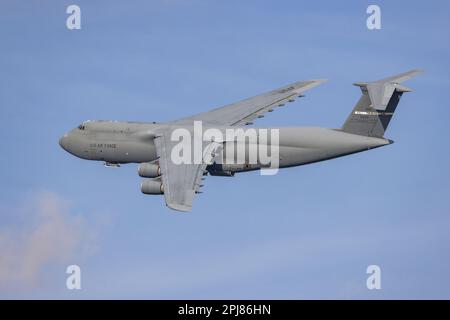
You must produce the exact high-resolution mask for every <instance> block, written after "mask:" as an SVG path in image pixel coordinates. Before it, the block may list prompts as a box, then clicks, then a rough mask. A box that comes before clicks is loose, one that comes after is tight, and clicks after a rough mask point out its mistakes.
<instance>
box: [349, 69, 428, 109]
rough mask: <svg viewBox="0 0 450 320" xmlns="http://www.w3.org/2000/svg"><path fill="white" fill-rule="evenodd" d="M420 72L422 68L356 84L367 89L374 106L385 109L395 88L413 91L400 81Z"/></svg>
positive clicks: (399, 90)
mask: <svg viewBox="0 0 450 320" xmlns="http://www.w3.org/2000/svg"><path fill="white" fill-rule="evenodd" d="M420 73H422V71H421V70H411V71H409V72H405V73H401V74H398V75H396V76H392V77H389V78H385V79H381V80H378V81H374V82H356V83H354V85H356V86H359V87H361V90H367V93H368V95H369V98H370V102H371V107H372V108H374V109H376V110H381V111H384V110H386V108H387V105H388V103H389V101H390V100H391V97H392V95H393V93H394V91H395V90H397V91H398V92H410V91H411V89H410V88H408V87H405V86H402V85H400V83H401V82H403V81H406V80H408V79H410V78H412V77H414V76H416V75H418V74H420Z"/></svg>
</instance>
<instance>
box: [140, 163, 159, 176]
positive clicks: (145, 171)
mask: <svg viewBox="0 0 450 320" xmlns="http://www.w3.org/2000/svg"><path fill="white" fill-rule="evenodd" d="M138 174H139V176H141V177H143V178H156V177H159V176H160V175H161V168H160V167H159V165H157V164H154V163H141V164H140V165H139V168H138Z"/></svg>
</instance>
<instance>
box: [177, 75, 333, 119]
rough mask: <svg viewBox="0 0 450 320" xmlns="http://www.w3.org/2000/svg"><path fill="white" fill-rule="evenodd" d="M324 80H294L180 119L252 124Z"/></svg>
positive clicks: (324, 80)
mask: <svg viewBox="0 0 450 320" xmlns="http://www.w3.org/2000/svg"><path fill="white" fill-rule="evenodd" d="M326 81H327V80H326V79H318V80H307V81H299V82H295V83H292V84H289V85H287V86H284V87H281V88H278V89H275V90H272V91H269V92H266V93H263V94H260V95H257V96H254V97H252V98H248V99H245V100H242V101H239V102H236V103H233V104H229V105H226V106H223V107H220V108H216V109H213V110H210V111H207V112H203V113H199V114H197V115H194V116H191V117H189V118H184V119H182V120H181V121H186V120H192V121H193V120H201V121H206V122H208V123H211V124H217V125H223V126H244V125H247V124H252V120H254V119H256V118H262V117H263V116H264V113H266V112H272V111H273V110H274V109H275V108H278V107H281V106H283V105H284V104H285V103H287V102H293V101H294V100H295V98H297V97H301V96H302V94H303V92H305V91H307V90H309V89H311V88H314V87H315V86H318V85H319V84H322V83H324V82H326Z"/></svg>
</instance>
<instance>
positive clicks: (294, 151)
mask: <svg viewBox="0 0 450 320" xmlns="http://www.w3.org/2000/svg"><path fill="white" fill-rule="evenodd" d="M419 73H421V71H420V70H412V71H409V72H406V73H402V74H399V75H396V76H393V77H389V78H385V79H382V80H378V81H374V82H357V83H355V85H356V86H359V87H360V89H361V92H362V95H361V98H360V99H359V101H358V102H357V104H356V106H355V107H354V109H353V110H352V112H351V113H350V115H349V116H348V118H347V120H346V121H345V123H344V124H343V126H342V127H341V128H339V129H327V128H319V127H283V128H277V130H278V132H279V141H278V152H279V158H278V159H277V160H278V166H279V167H280V168H286V167H293V166H300V165H304V164H308V163H313V162H318V161H323V160H328V159H333V158H337V157H342V156H345V155H349V154H353V153H357V152H361V151H366V150H370V149H373V148H378V147H381V146H385V145H389V144H391V143H392V142H393V141H392V140H389V139H386V138H384V133H385V131H386V129H387V127H388V124H389V122H390V120H391V118H392V116H393V114H394V111H395V109H396V107H397V105H398V103H399V100H400V97H401V96H402V94H403V93H404V92H410V91H411V90H410V89H409V88H407V87H405V86H403V85H401V83H402V82H403V81H405V80H408V79H410V78H412V77H413V76H415V75H417V74H419ZM324 81H325V80H308V81H300V82H296V83H292V84H289V85H287V86H284V87H282V88H279V89H276V90H273V91H270V92H267V93H264V94H261V95H258V96H255V97H252V98H249V99H245V100H242V101H240V102H237V103H234V104H230V105H226V106H224V107H220V108H217V109H213V110H211V111H208V112H204V113H200V114H197V115H194V116H191V117H189V118H184V119H180V120H176V121H171V122H167V123H154V122H153V123H143V122H119V121H86V122H83V123H82V124H80V125H79V126H78V127H77V128H75V129H73V130H71V131H70V132H68V133H66V134H65V135H64V136H63V137H61V139H60V141H59V144H60V145H61V147H62V148H63V149H64V150H66V151H67V152H69V153H71V154H73V155H75V156H77V157H79V158H82V159H87V160H97V161H104V162H105V166H120V164H125V163H138V164H139V167H138V173H139V175H140V176H141V177H142V178H144V179H143V181H142V183H141V191H142V192H143V193H144V194H164V197H165V201H166V205H167V206H168V207H169V208H171V209H175V210H178V211H190V210H191V209H192V201H193V198H194V195H195V194H196V193H200V188H201V187H202V186H203V180H204V179H205V176H206V175H208V174H209V175H211V176H233V175H234V174H235V173H236V172H245V171H250V170H258V169H262V168H265V167H267V165H266V163H262V162H261V161H260V159H259V158H258V159H257V160H256V162H254V163H250V162H249V161H248V156H247V154H245V155H243V156H242V157H241V158H240V159H243V160H241V161H228V160H224V161H216V160H215V159H223V153H224V150H225V149H227V147H229V146H230V144H233V146H235V144H237V141H235V140H232V141H230V140H227V139H224V140H217V141H214V139H212V140H211V141H203V142H201V145H202V147H203V148H205V149H203V150H204V153H203V154H207V155H209V154H210V155H211V156H210V158H209V159H206V158H205V159H203V161H200V162H199V163H176V162H174V161H173V158H172V157H171V156H173V154H172V151H173V150H174V148H175V147H176V146H177V144H179V141H173V136H172V133H173V132H174V130H175V129H177V128H184V129H186V130H187V131H188V132H193V130H194V122H195V121H201V123H202V125H203V128H216V129H218V130H220V131H221V132H224V131H225V130H226V129H229V128H236V127H245V126H246V125H250V124H253V122H252V121H253V120H254V119H257V118H261V117H263V116H264V114H265V113H266V112H272V111H273V110H274V109H275V108H277V107H281V106H283V105H284V104H285V103H286V102H293V101H294V99H295V98H297V97H303V92H305V91H306V90H309V89H311V88H313V87H315V86H317V85H319V84H321V83H322V82H324ZM241 142H242V141H241ZM250 143H251V142H249V141H247V140H244V144H245V148H243V149H242V148H241V149H239V148H237V149H238V150H237V152H242V150H243V152H248V150H249V144H250ZM256 143H257V144H258V147H261V144H262V143H266V144H267V143H268V142H267V141H266V142H262V141H260V140H259V139H258V140H257V142H256ZM239 150H240V151H239ZM237 157H238V158H239V156H237ZM225 158H226V157H225ZM235 159H236V158H233V160H235ZM227 161H228V162H227Z"/></svg>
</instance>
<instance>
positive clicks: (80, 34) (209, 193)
mask: <svg viewBox="0 0 450 320" xmlns="http://www.w3.org/2000/svg"><path fill="white" fill-rule="evenodd" d="M72 3H76V4H78V5H79V6H80V7H81V12H82V29H81V30H76V31H69V30H67V29H66V27H65V20H66V17H67V14H66V13H65V11H66V8H67V6H68V5H70V4H72ZM375 3H376V4H378V5H379V6H380V7H381V19H382V29H381V30H375V31H369V30H368V29H367V28H366V18H367V16H368V15H367V14H366V8H367V6H368V5H369V4H372V2H367V1H346V2H345V3H344V2H331V1H329V2H326V1H308V2H306V1H302V2H301V1H200V0H198V1H197V0H193V1H190V0H185V1H181V0H180V1H177V0H165V1H162V0H161V1H133V2H132V4H130V3H129V2H126V1H76V2H71V1H23V2H18V1H9V0H8V1H2V3H1V4H0V7H1V10H0V39H1V45H0V48H1V50H0V70H1V75H2V76H1V77H0V116H1V119H2V120H3V121H2V125H1V126H0V135H1V137H2V139H1V141H2V142H1V143H2V150H3V154H2V157H0V173H1V177H2V183H1V185H0V298H64V299H78V298H138V299H144V298H151V299H163V298H177V299H183V298H189V299H195V298H255V299H258V298H265V299H271V298H273V299H308V298H326V299H329V298H337V299H347V298H356V299H366V298H367V299H380V298H388V299H391V298H447V299H448V298H450V274H449V273H448V270H449V268H450V197H449V195H450V169H449V160H450V150H449V143H448V137H449V134H450V128H449V126H448V118H449V117H450V109H449V107H448V101H449V100H450V90H449V86H450V80H449V76H448V75H449V71H450V70H449V69H450V68H449V66H450V65H449V64H450V62H449V59H448V57H449V55H450V44H449V42H448V41H447V40H446V39H447V38H448V32H449V31H450V20H449V19H448V15H449V13H450V12H449V9H450V4H449V3H448V1H435V2H433V5H430V4H429V3H424V2H422V1H395V2H394V1H376V2H375ZM413 68H421V69H424V70H426V73H425V74H424V75H422V76H420V77H417V78H414V79H412V80H411V81H409V82H408V84H407V85H408V86H410V87H412V88H413V89H414V92H413V93H410V94H407V95H405V97H404V98H403V99H402V101H401V103H400V105H399V108H398V109H397V110H398V111H397V112H396V115H395V117H394V119H393V121H392V122H391V125H390V127H389V130H388V131H387V134H386V136H387V137H388V138H390V139H393V140H395V143H394V144H393V145H390V146H387V147H384V148H379V149H376V150H372V151H370V152H365V153H362V154H357V155H353V156H349V157H344V158H340V159H336V160H333V161H328V162H323V163H318V164H313V165H309V166H303V167H297V168H291V169H287V170H281V171H280V172H279V174H277V175H275V176H264V177H263V176H260V175H259V173H257V172H255V173H247V174H238V175H237V176H236V177H234V178H220V177H209V178H208V179H207V180H206V188H205V192H204V193H203V194H201V195H198V196H197V198H196V199H195V203H194V210H193V211H192V212H191V213H189V214H177V213H174V212H172V211H170V210H168V209H167V208H166V207H165V206H164V205H163V199H162V198H161V197H151V196H144V195H143V194H141V193H140V190H139V184H140V179H139V177H138V175H137V172H136V171H137V165H126V166H123V167H121V168H120V169H108V168H104V167H103V166H102V164H101V163H99V162H89V161H83V160H80V159H77V158H74V157H72V156H70V155H69V154H67V153H66V152H64V151H63V150H62V149H61V148H60V147H59V145H58V139H59V137H60V136H61V135H62V134H63V133H64V132H66V131H68V130H69V129H70V128H73V127H75V126H76V125H78V124H79V123H80V122H82V121H84V120H87V119H116V120H139V121H166V120H171V119H176V118H179V117H182V116H187V115H190V114H195V113H198V112H201V111H205V110H208V109H210V108H213V107H218V106H221V105H224V104H227V103H231V102H234V101H238V100H240V99H242V98H246V97H248V96H251V95H254V94H258V93H261V92H264V91H267V90H270V89H273V88H275V87H279V86H282V85H285V84H288V83H290V82H293V81H297V80H304V79H310V78H328V79H330V81H329V82H328V83H326V84H324V85H322V86H320V87H317V88H315V89H313V90H311V91H310V92H308V93H307V96H306V98H304V99H300V100H299V101H297V102H295V103H294V104H290V105H289V107H288V108H286V109H280V110H278V111H277V112H274V113H272V114H270V116H268V117H266V118H264V119H261V120H260V121H258V125H261V126H264V125H266V126H284V125H286V126H287V125H318V126H324V127H340V126H341V124H342V123H343V121H344V120H345V118H346V117H347V115H348V113H349V112H350V111H351V109H352V108H353V106H354V104H355V103H356V100H357V99H358V97H359V95H360V93H359V90H358V88H356V87H353V86H352V85H351V84H352V83H353V82H355V81H364V80H376V79H379V78H382V77H385V76H389V75H392V74H396V73H400V72H403V71H407V70H410V69H413ZM70 264H77V265H79V266H80V267H81V270H82V289H81V290H79V291H69V290H67V289H66V287H65V281H66V277H67V275H66V274H65V268H66V267H67V266H68V265H70ZM371 264H376V265H379V266H380V267H381V270H382V276H381V278H382V289H381V290H368V289H367V288H366V278H367V275H366V273H365V271H366V268H367V266H368V265H371Z"/></svg>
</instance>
